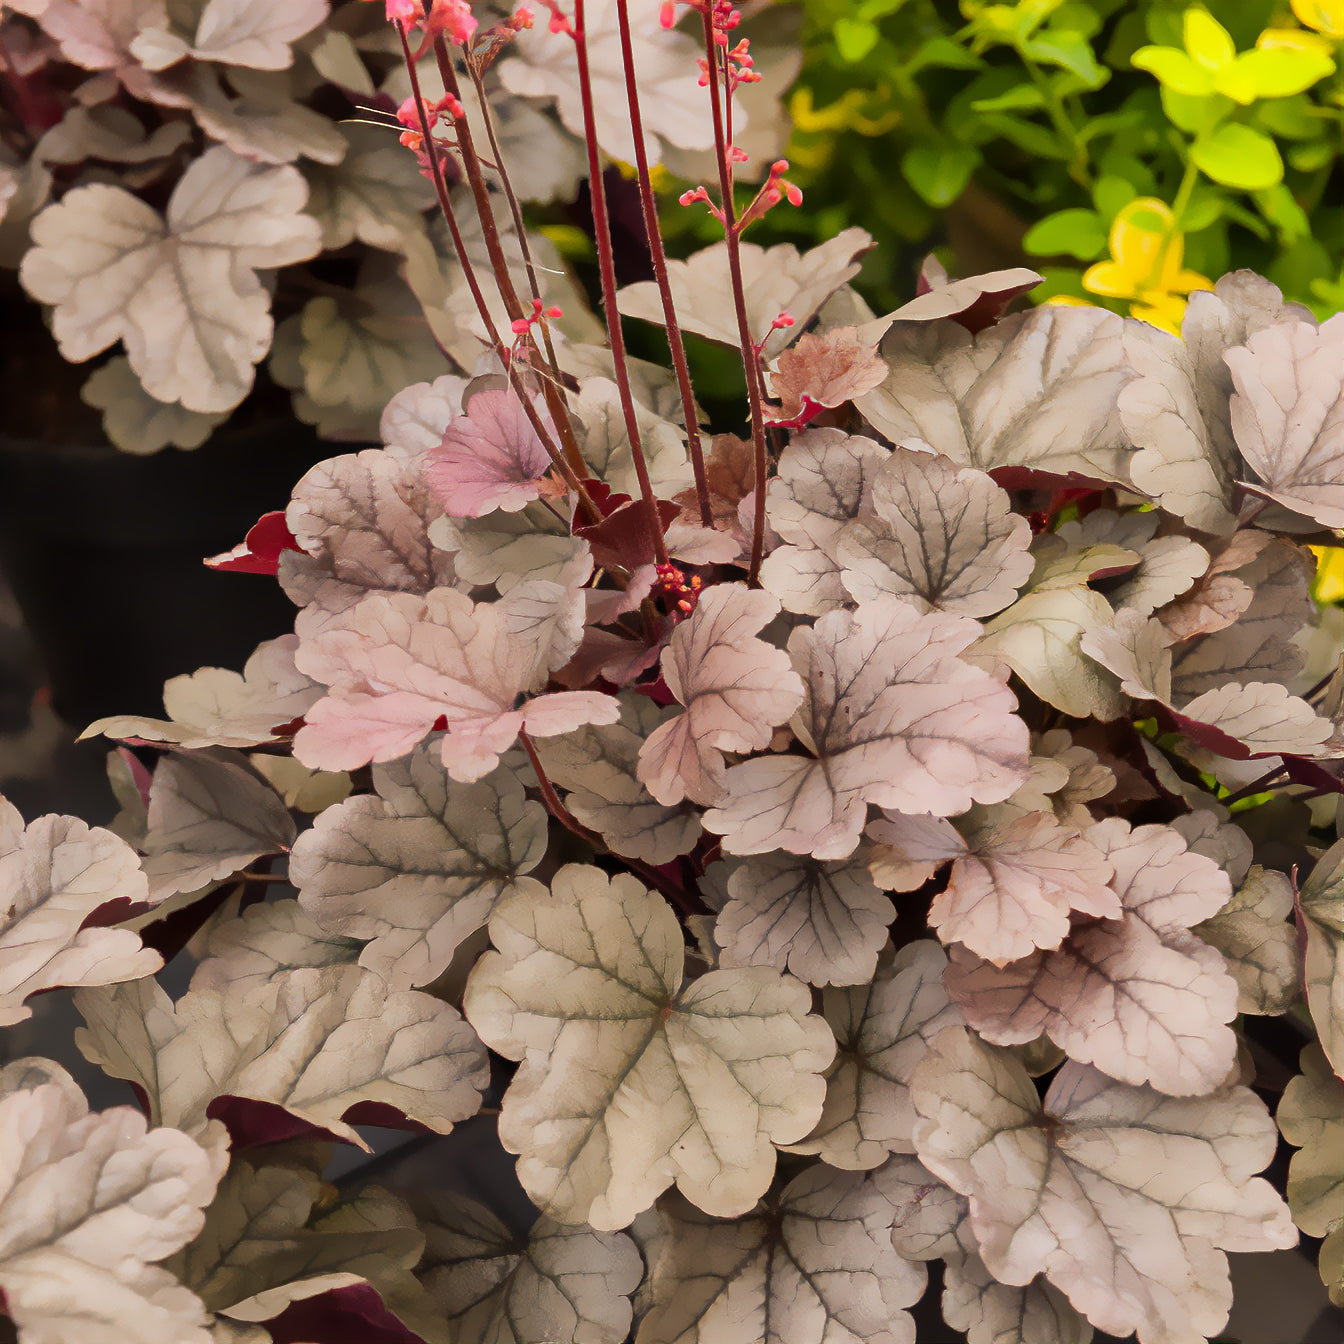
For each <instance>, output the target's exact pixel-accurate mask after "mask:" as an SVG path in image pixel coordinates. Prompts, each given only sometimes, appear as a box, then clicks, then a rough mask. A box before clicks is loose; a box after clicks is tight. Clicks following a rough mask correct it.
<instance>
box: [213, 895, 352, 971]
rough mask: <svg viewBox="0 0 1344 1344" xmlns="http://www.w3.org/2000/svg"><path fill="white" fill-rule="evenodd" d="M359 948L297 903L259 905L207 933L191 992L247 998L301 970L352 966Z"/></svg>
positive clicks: (291, 901)
mask: <svg viewBox="0 0 1344 1344" xmlns="http://www.w3.org/2000/svg"><path fill="white" fill-rule="evenodd" d="M362 946H363V944H362V943H359V942H358V941H356V940H355V939H353V938H342V937H340V936H339V935H337V934H331V933H327V932H325V931H324V930H323V929H321V928H320V927H319V926H318V925H316V924H314V923H313V921H312V920H311V919H309V918H308V916H307V915H306V914H304V912H303V910H302V908H301V907H300V905H299V903H298V901H294V900H286V901H263V902H260V903H259V904H257V905H249V906H248V907H247V909H246V910H244V911H243V912H242V914H241V915H237V916H235V917H234V918H233V919H223V920H220V921H219V922H218V923H213V924H211V925H210V926H209V927H208V929H207V931H206V935H205V942H204V944H203V945H202V946H201V947H200V949H199V952H198V955H199V957H200V960H199V961H198V963H197V965H196V970H195V972H194V973H193V974H192V977H191V986H190V987H191V988H192V989H210V990H216V991H218V992H220V993H224V992H226V991H231V992H232V993H234V994H246V993H247V992H248V991H250V990H252V989H256V988H258V987H259V986H261V985H264V984H267V983H268V982H270V981H272V980H275V979H278V978H280V977H282V976H283V975H285V974H286V973H287V972H288V971H293V970H297V969H298V968H299V967H301V966H338V965H343V964H345V963H346V962H352V961H356V960H358V958H359V953H360V949H361V948H362Z"/></svg>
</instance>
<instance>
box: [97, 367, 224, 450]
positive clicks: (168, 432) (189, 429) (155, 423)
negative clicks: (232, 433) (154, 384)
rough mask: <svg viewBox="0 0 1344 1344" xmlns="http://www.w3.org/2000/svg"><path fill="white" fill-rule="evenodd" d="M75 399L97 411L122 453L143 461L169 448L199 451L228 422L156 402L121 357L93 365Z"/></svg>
mask: <svg viewBox="0 0 1344 1344" xmlns="http://www.w3.org/2000/svg"><path fill="white" fill-rule="evenodd" d="M79 396H80V400H81V401H83V402H86V403H87V404H88V405H90V406H92V407H93V408H94V409H95V410H99V411H102V412H103V431H104V433H106V435H107V437H108V438H109V439H111V440H112V442H113V443H114V444H116V446H117V447H118V448H120V449H121V450H122V452H124V453H135V454H137V455H139V456H145V455H148V454H150V453H157V452H161V451H162V450H163V449H164V448H166V447H168V445H169V444H172V445H173V446H174V447H175V448H199V447H200V446H201V444H203V443H204V442H205V441H206V439H208V438H209V437H210V435H211V434H212V433H213V432H214V430H215V429H216V428H217V427H218V426H219V425H222V424H223V423H224V421H225V420H226V419H227V418H228V412H226V411H216V412H214V413H213V414H210V415H206V414H203V413H201V412H200V411H189V410H187V409H186V407H185V406H182V405H180V404H179V403H177V402H173V403H171V404H170V403H167V402H162V401H158V400H156V399H155V398H154V397H151V396H150V395H149V393H148V392H146V391H145V389H144V386H143V384H142V383H141V382H140V379H139V378H137V377H136V376H135V372H134V370H133V369H132V368H131V365H130V362H129V361H128V360H127V359H125V358H124V357H123V356H121V355H117V356H116V357H115V358H113V359H109V360H108V361H107V363H106V364H101V365H99V367H98V368H96V369H95V370H94V371H93V372H92V373H91V374H90V375H89V378H88V381H87V382H86V383H85V384H84V386H83V387H82V388H81V389H80V392H79Z"/></svg>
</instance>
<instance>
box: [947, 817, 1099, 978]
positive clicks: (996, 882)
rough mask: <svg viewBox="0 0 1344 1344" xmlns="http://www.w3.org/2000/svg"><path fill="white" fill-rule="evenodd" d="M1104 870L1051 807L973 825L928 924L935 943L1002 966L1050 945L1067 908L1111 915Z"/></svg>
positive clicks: (1059, 938)
mask: <svg viewBox="0 0 1344 1344" xmlns="http://www.w3.org/2000/svg"><path fill="white" fill-rule="evenodd" d="M1111 875H1112V869H1111V865H1110V864H1109V863H1108V862H1107V861H1106V859H1105V857H1104V856H1103V855H1102V854H1101V852H1100V851H1099V850H1098V849H1097V848H1096V846H1095V845H1093V844H1092V843H1091V842H1090V841H1088V840H1087V839H1085V838H1084V837H1083V836H1081V835H1079V834H1078V833H1077V832H1075V831H1074V830H1073V829H1072V828H1070V827H1066V826H1061V825H1060V824H1059V822H1058V821H1056V820H1055V818H1054V815H1053V814H1052V813H1044V812H1032V813H1028V814H1027V815H1026V816H1021V817H1016V818H1012V819H1007V820H1003V821H1000V822H998V823H997V824H988V825H983V826H978V827H975V828H973V829H972V831H971V835H970V839H969V841H968V844H967V853H966V854H965V855H964V856H960V857H958V858H956V859H954V860H953V863H952V871H951V873H950V874H949V876H948V881H947V887H946V889H945V890H944V891H942V892H940V893H939V894H938V895H937V896H935V897H934V899H933V904H932V905H931V906H930V907H929V923H930V925H932V926H933V928H934V929H936V930H937V932H938V936H939V937H940V938H941V939H942V940H943V942H945V943H953V942H957V943H962V944H964V945H965V946H966V947H968V948H970V950H971V951H972V952H975V953H976V954H977V955H978V956H981V957H984V958H985V959H986V960H987V961H992V962H994V963H995V964H996V965H1000V966H1002V965H1004V964H1006V963H1007V962H1010V961H1016V960H1017V959H1018V958H1019V957H1025V956H1027V955H1028V954H1029V953H1031V952H1034V951H1035V950H1036V949H1037V948H1051V947H1058V946H1059V945H1060V943H1061V942H1063V941H1064V938H1065V936H1066V935H1067V934H1068V932H1069V921H1070V917H1071V915H1072V914H1073V913H1074V912H1077V913H1078V914H1084V915H1093V916H1098V917H1104V918H1108V919H1114V918H1117V917H1118V916H1119V915H1120V913H1121V905H1120V897H1119V896H1117V895H1116V893H1115V892H1114V891H1112V890H1111V888H1110V887H1109V886H1108V885H1107V883H1108V882H1109V880H1110V878H1111Z"/></svg>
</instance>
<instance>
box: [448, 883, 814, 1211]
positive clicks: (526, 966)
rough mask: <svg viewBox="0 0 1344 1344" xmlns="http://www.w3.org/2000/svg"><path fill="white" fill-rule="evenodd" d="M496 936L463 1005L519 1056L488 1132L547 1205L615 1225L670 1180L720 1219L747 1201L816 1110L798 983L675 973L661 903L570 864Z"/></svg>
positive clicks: (680, 957)
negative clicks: (496, 1134) (779, 1147)
mask: <svg viewBox="0 0 1344 1344" xmlns="http://www.w3.org/2000/svg"><path fill="white" fill-rule="evenodd" d="M490 938H491V941H492V942H493V943H494V944H495V946H496V947H497V948H499V949H500V950H499V951H497V952H490V953H487V954H486V955H485V956H484V957H482V958H481V960H480V961H479V962H478V963H477V965H476V969H475V970H474V971H473V972H472V975H471V979H470V980H469V981H468V984H467V991H466V998H465V1004H464V1007H465V1011H466V1013H467V1017H468V1020H469V1021H470V1022H471V1023H472V1025H473V1026H474V1027H475V1028H476V1029H477V1031H478V1032H480V1033H481V1035H482V1037H483V1039H484V1040H485V1041H486V1042H487V1043H488V1044H489V1045H490V1046H491V1048H492V1049H495V1050H497V1051H499V1052H500V1053H501V1054H503V1055H505V1056H506V1057H508V1058H510V1059H518V1060H521V1061H522V1063H521V1066H520V1068H519V1069H518V1072H517V1073H516V1074H515V1075H514V1079H513V1082H512V1083H511V1084H510V1087H509V1090H508V1092H507V1093H506V1094H505V1097H504V1104H503V1110H502V1112H501V1115H500V1122H499V1129H500V1138H501V1140H502V1142H503V1143H504V1146H505V1147H506V1148H508V1149H509V1150H510V1151H511V1152H516V1153H519V1154H520V1160H519V1163H518V1177H519V1179H520V1180H521V1181H522V1183H523V1187H524V1189H526V1190H527V1192H528V1194H529V1195H530V1196H531V1198H532V1199H533V1201H534V1202H535V1203H537V1204H538V1205H539V1206H540V1207H541V1208H542V1210H543V1212H547V1213H549V1214H550V1215H551V1216H552V1217H556V1218H560V1219H566V1220H569V1221H587V1222H589V1223H591V1224H592V1225H593V1226H594V1227H596V1228H599V1229H610V1228H617V1227H624V1226H625V1225H626V1224H627V1223H628V1222H629V1221H630V1220H631V1219H632V1218H633V1217H634V1216H635V1215H636V1214H637V1213H639V1212H640V1211H641V1210H643V1209H646V1208H648V1207H649V1205H650V1204H652V1203H653V1201H654V1200H655V1199H656V1198H657V1196H658V1195H659V1193H661V1191H663V1190H665V1189H666V1188H667V1187H668V1186H669V1185H671V1184H672V1183H673V1182H674V1181H675V1182H676V1184H677V1185H678V1186H679V1187H680V1188H681V1189H682V1190H683V1191H684V1192H685V1193H686V1194H687V1196H688V1197H689V1198H691V1199H693V1200H694V1201H695V1202H696V1203H697V1204H699V1205H703V1206H706V1207H707V1209H708V1210H709V1211H710V1212H712V1213H714V1214H716V1215H722V1216H727V1217H732V1216H735V1215H736V1214H739V1213H743V1212H745V1211H746V1210H747V1209H749V1208H751V1206H752V1205H753V1204H754V1203H755V1201H756V1200H757V1198H758V1197H759V1196H760V1195H761V1193H762V1192H763V1191H764V1190H765V1188H766V1187H767V1186H768V1185H769V1183H770V1178H771V1175H772V1173H773V1171H774V1166H775V1157H774V1148H773V1145H774V1144H776V1143H791V1142H793V1141H795V1140H796V1139H799V1138H801V1137H802V1136H803V1135H804V1134H805V1133H806V1132H807V1131H808V1130H809V1129H810V1128H811V1126H812V1125H813V1123H814V1122H815V1121H816V1118H817V1116H818V1115H819V1114H820V1111H821V1105H822V1099H823V1095H824V1092H825V1084H824V1082H823V1080H822V1078H821V1077H820V1071H821V1070H822V1069H823V1068H825V1066H826V1065H827V1064H828V1063H829V1062H830V1059H831V1056H832V1054H833V1053H834V1042H833V1040H832V1038H831V1034H830V1031H829V1030H828V1029H827V1027H826V1024H825V1023H824V1022H822V1021H821V1019H820V1018H816V1017H812V1016H811V1015H810V1014H809V1013H808V1008H809V1006H810V998H809V995H808V991H807V989H806V987H805V986H803V985H802V984H800V983H799V982H798V981H797V980H794V979H792V978H791V977H789V976H783V975H780V974H778V973H777V972H775V971H772V970H766V969H764V968H751V969H747V970H722V971H712V972H710V973H709V974H708V975H704V976H701V977H700V978H699V979H696V980H692V981H690V982H689V984H687V985H686V986H685V987H683V973H684V951H683V943H682V935H681V929H680V926H679V925H678V924H677V921H676V917H675V915H674V914H673V912H672V909H671V907H670V906H668V905H667V904H666V903H665V902H664V901H663V900H662V899H661V897H658V896H656V895H653V894H652V893H650V892H649V891H647V890H646V889H645V888H644V887H643V886H641V885H640V883H638V882H637V881H635V880H634V879H633V878H631V877H628V876H624V875H622V876H617V877H614V878H610V879H608V877H607V876H606V875H605V874H603V873H602V872H600V871H599V870H598V869H596V868H589V867H584V866H581V865H577V864H570V865H568V866H566V867H565V868H562V869H561V870H560V872H559V873H558V874H557V875H556V877H555V879H554V881H553V883H552V889H551V893H550V896H549V898H548V899H545V900H538V899H533V898H531V897H513V898H511V899H509V900H506V901H504V902H502V903H501V904H500V905H499V906H498V907H497V909H496V910H495V913H494V915H493V916H492V918H491V920H490Z"/></svg>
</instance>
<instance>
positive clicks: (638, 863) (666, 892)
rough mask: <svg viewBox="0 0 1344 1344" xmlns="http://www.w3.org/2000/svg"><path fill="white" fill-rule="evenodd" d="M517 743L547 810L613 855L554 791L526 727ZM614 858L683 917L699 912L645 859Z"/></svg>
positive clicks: (595, 847) (673, 884)
mask: <svg viewBox="0 0 1344 1344" xmlns="http://www.w3.org/2000/svg"><path fill="white" fill-rule="evenodd" d="M518 740H519V741H520V742H521V743H522V744H523V750H524V751H526V752H527V759H528V760H529V761H531V762H532V769H533V771H534V772H535V774H536V776H537V787H538V788H539V789H540V790H541V800H542V802H543V803H544V804H545V805H546V810H547V811H548V812H549V813H550V814H551V816H553V817H554V818H555V819H556V821H558V822H559V823H560V824H561V825H562V826H563V827H564V828H565V830H567V831H569V832H570V833H571V834H573V835H577V836H578V837H579V839H580V840H583V841H584V842H585V843H587V844H589V845H591V846H592V847H593V848H594V849H595V850H597V851H598V852H599V853H602V854H611V850H610V849H609V848H608V846H607V842H606V841H605V840H603V839H602V837H601V836H600V835H598V833H597V832H596V831H590V830H589V829H588V827H586V826H585V825H584V824H583V823H582V822H581V821H580V820H579V819H578V818H577V817H576V816H575V815H574V814H573V813H572V812H571V811H570V810H569V808H567V807H566V806H565V804H564V800H563V799H562V798H561V797H560V795H559V794H558V793H557V792H556V791H555V785H554V784H552V783H551V779H550V776H549V775H548V774H547V773H546V767H545V766H543V765H542V763H541V757H540V756H538V755H537V749H536V747H535V746H534V745H533V743H532V739H531V737H530V736H529V735H528V732H527V729H526V728H520V729H519V730H518ZM612 857H613V858H615V859H616V860H618V861H619V862H620V863H623V864H625V866H626V867H627V868H629V869H630V871H631V872H632V873H635V874H636V875H637V876H638V877H639V879H640V880H641V881H642V882H645V883H646V884H647V885H648V886H650V887H652V888H653V889H654V890H655V891H657V892H659V893H661V894H662V895H663V896H665V897H666V898H667V899H668V900H669V901H670V902H671V903H672V904H673V905H675V906H676V907H677V909H678V910H680V911H681V912H682V914H684V915H694V914H699V913H700V911H699V910H698V909H697V908H696V904H695V902H694V901H693V900H692V899H691V897H690V896H689V895H688V894H687V893H686V892H684V891H683V890H682V889H681V888H680V887H679V886H677V884H676V883H675V882H670V881H668V879H667V878H666V877H665V876H664V875H663V874H662V873H660V872H659V871H658V870H657V869H656V868H654V867H652V866H651V865H650V864H647V863H645V862H644V861H643V860H642V859H632V858H630V857H629V856H628V855H625V854H614V855H612Z"/></svg>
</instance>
